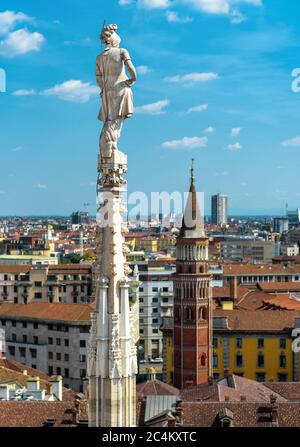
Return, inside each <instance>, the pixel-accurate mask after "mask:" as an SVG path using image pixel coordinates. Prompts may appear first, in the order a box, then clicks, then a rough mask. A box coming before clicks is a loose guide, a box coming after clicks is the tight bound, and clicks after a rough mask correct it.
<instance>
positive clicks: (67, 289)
mask: <svg viewBox="0 0 300 447" xmlns="http://www.w3.org/2000/svg"><path fill="white" fill-rule="evenodd" d="M92 281H93V274H92V265H91V264H66V265H48V266H36V265H35V266H33V265H10V264H0V303H4V302H6V303H14V304H27V303H30V302H44V303H69V304H77V303H78V304H80V303H89V302H91V300H92V291H93V289H92Z"/></svg>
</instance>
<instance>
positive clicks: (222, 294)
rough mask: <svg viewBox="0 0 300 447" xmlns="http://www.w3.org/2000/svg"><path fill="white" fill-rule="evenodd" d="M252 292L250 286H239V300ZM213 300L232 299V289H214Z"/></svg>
mask: <svg viewBox="0 0 300 447" xmlns="http://www.w3.org/2000/svg"><path fill="white" fill-rule="evenodd" d="M249 292H250V289H249V287H248V286H244V285H243V286H242V285H239V286H238V287H237V296H238V299H241V298H242V297H244V296H245V295H246V294H247V293H249ZM212 294H213V298H215V299H216V298H230V297H231V296H230V287H229V286H223V287H213V289H212Z"/></svg>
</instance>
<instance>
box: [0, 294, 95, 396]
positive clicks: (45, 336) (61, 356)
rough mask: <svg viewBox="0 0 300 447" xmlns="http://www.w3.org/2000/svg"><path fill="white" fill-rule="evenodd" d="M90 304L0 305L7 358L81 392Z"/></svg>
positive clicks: (0, 327)
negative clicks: (54, 376) (58, 377)
mask: <svg viewBox="0 0 300 447" xmlns="http://www.w3.org/2000/svg"><path fill="white" fill-rule="evenodd" d="M92 311H93V306H92V305H89V304H81V305H79V304H64V305H62V304H60V303H35V302H32V303H29V304H27V305H24V304H1V305H0V329H3V330H4V331H5V341H6V356H7V358H8V359H12V360H16V361H17V362H20V363H23V364H25V365H28V366H30V367H31V368H34V369H39V370H41V371H43V372H45V373H46V374H48V375H50V376H52V375H57V376H62V377H63V384H64V386H66V387H70V388H72V389H74V390H76V391H83V389H84V380H85V378H86V362H87V347H88V338H89V330H90V324H91V323H90V314H91V312H92Z"/></svg>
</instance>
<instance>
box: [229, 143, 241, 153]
mask: <svg viewBox="0 0 300 447" xmlns="http://www.w3.org/2000/svg"><path fill="white" fill-rule="evenodd" d="M242 148H243V146H242V145H241V143H234V144H229V145H228V146H227V149H229V150H230V151H238V150H240V149H242Z"/></svg>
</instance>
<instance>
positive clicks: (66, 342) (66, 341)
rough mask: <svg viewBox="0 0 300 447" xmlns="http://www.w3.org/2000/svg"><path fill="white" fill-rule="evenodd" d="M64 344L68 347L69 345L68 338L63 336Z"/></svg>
mask: <svg viewBox="0 0 300 447" xmlns="http://www.w3.org/2000/svg"><path fill="white" fill-rule="evenodd" d="M65 346H66V347H68V346H69V340H68V339H67V338H65Z"/></svg>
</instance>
